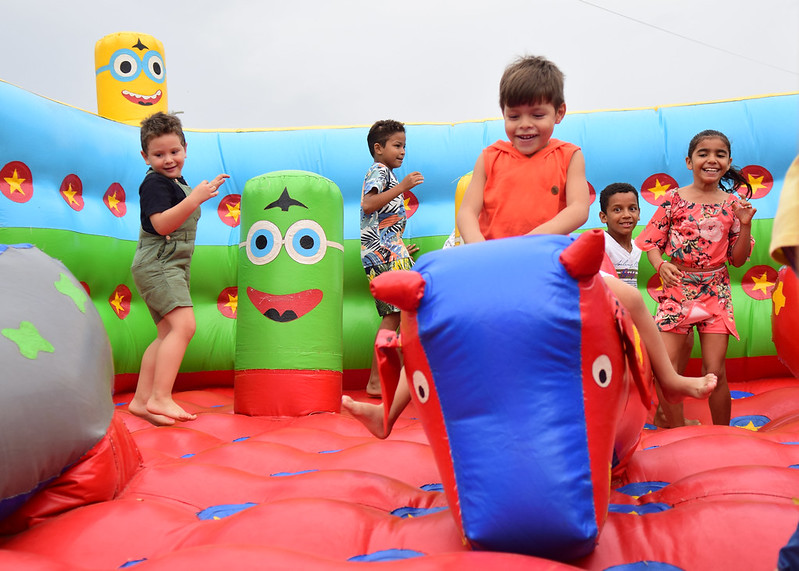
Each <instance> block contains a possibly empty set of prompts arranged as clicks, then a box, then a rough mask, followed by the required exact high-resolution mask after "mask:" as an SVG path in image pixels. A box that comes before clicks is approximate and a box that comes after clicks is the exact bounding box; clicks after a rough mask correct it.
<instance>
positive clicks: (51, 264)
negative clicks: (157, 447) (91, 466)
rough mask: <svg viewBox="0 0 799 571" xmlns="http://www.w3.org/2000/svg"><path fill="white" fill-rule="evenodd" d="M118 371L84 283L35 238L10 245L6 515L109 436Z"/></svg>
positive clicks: (4, 376)
mask: <svg viewBox="0 0 799 571" xmlns="http://www.w3.org/2000/svg"><path fill="white" fill-rule="evenodd" d="M113 377H114V363H113V359H112V355H111V346H110V344H109V341H108V336H107V335H106V332H105V328H104V327H103V323H102V320H101V319H100V315H99V314H98V313H97V309H96V308H95V307H94V304H93V303H92V301H91V299H90V298H89V296H88V295H87V293H86V291H85V290H84V288H83V286H82V285H81V284H80V282H79V281H78V280H77V279H75V277H74V276H73V275H72V274H71V273H70V271H69V270H68V269H67V268H66V267H65V266H64V265H63V264H62V263H61V262H60V261H58V260H55V259H53V258H51V257H49V256H48V255H46V254H45V253H43V252H42V251H41V250H39V249H38V248H36V247H34V246H31V245H30V244H17V245H14V246H8V245H3V244H0V519H1V518H2V517H4V516H5V515H8V514H9V513H10V512H11V511H13V510H14V509H16V508H17V507H19V505H21V504H22V503H24V501H25V500H26V499H27V498H28V497H29V496H30V495H31V494H32V493H33V492H35V491H36V490H37V489H39V488H40V487H42V486H43V485H45V484H46V483H47V482H48V481H50V480H52V479H53V478H55V477H57V476H58V475H59V474H61V473H62V472H63V471H64V470H65V469H66V468H68V467H69V466H71V465H73V464H74V463H75V462H77V461H78V460H79V459H80V457H81V456H83V455H84V454H85V453H86V452H87V451H89V450H90V449H91V448H92V447H93V446H94V445H95V444H96V443H97V442H99V441H100V439H102V438H103V436H104V435H105V433H106V431H107V430H108V427H109V425H110V423H111V419H112V416H113V414H114V405H113V402H112V399H111V393H112V386H113V385H112V383H113Z"/></svg>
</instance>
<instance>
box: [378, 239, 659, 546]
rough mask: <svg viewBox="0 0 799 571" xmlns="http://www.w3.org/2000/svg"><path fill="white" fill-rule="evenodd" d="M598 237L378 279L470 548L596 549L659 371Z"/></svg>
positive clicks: (428, 264) (471, 251) (472, 251)
mask: <svg viewBox="0 0 799 571" xmlns="http://www.w3.org/2000/svg"><path fill="white" fill-rule="evenodd" d="M603 252H604V237H603V235H602V232H601V231H599V230H592V231H589V232H586V233H584V234H582V235H581V236H580V237H579V238H577V239H576V240H574V239H573V238H570V237H566V236H525V237H521V238H507V239H501V240H493V241H489V242H483V243H479V244H473V245H468V246H462V247H458V248H453V249H449V250H442V251H439V252H433V253H430V254H425V255H424V256H423V257H422V258H421V259H420V260H419V262H418V263H417V264H416V266H415V267H414V271H408V272H389V273H388V274H385V275H381V276H380V277H379V278H378V279H376V280H375V281H374V282H373V284H374V286H375V287H374V291H375V294H376V295H377V296H378V297H381V298H383V299H385V300H386V301H389V302H391V303H394V304H396V305H398V306H399V307H401V308H402V309H403V315H402V325H401V346H402V350H403V354H404V355H405V369H406V374H407V378H408V381H409V383H411V385H412V387H413V390H412V395H413V400H414V402H415V404H416V406H417V409H418V411H419V415H420V417H421V420H422V422H423V424H424V426H425V430H426V432H427V434H428V437H429V439H430V444H431V446H432V448H433V450H434V453H435V455H436V460H437V463H438V466H439V470H440V471H441V473H442V478H443V480H444V485H445V488H446V491H447V494H448V496H449V504H450V506H451V507H452V510H453V512H454V513H456V515H457V519H458V520H459V523H460V526H461V529H462V531H463V534H464V536H465V538H466V539H467V540H468V541H469V543H470V544H471V545H473V546H474V547H476V548H480V549H489V550H492V551H510V552H516V553H524V554H528V555H536V556H538V557H545V558H550V559H560V560H571V559H575V558H578V557H582V556H585V555H587V554H589V553H590V552H591V551H592V550H593V548H594V544H595V542H596V540H597V538H598V535H599V532H600V530H601V529H602V525H603V523H604V521H605V518H606V516H607V511H608V494H609V492H610V478H611V468H612V467H613V465H614V464H615V465H616V467H617V468H621V467H622V466H623V464H624V462H626V460H627V459H628V458H629V456H630V455H631V454H632V451H633V449H634V448H635V445H636V444H637V442H638V439H639V438H640V433H641V428H642V427H643V424H644V419H645V417H646V413H647V409H648V405H649V402H650V396H649V386H650V385H651V373H650V372H649V361H648V358H647V357H646V355H645V353H644V352H643V351H642V347H641V344H640V342H639V340H638V336H637V331H636V330H635V329H634V327H633V326H632V323H631V321H630V318H629V316H628V315H627V314H626V312H625V311H624V310H623V309H622V308H621V307H620V306H619V305H618V303H617V301H616V299H615V297H614V296H612V294H610V291H609V290H608V289H607V287H606V285H605V282H604V279H603V278H601V277H600V275H599V274H598V270H599V266H600V263H601V261H602V256H603Z"/></svg>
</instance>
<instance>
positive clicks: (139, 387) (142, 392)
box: [128, 332, 175, 426]
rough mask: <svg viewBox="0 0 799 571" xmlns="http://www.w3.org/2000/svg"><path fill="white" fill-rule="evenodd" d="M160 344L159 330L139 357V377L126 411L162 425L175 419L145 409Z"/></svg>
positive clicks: (151, 390)
mask: <svg viewBox="0 0 799 571" xmlns="http://www.w3.org/2000/svg"><path fill="white" fill-rule="evenodd" d="M160 344H161V337H160V332H159V336H157V337H156V338H155V339H154V340H153V342H152V343H150V345H149V346H148V347H147V349H145V351H144V355H142V359H141V368H140V370H139V379H138V381H137V383H136V393H135V394H134V395H133V399H132V400H131V401H130V404H129V405H128V411H129V412H130V413H132V414H135V415H136V416H139V417H141V418H143V419H144V420H146V421H148V422H151V423H153V424H155V425H156V426H164V425H170V424H175V419H174V418H170V417H168V416H164V415H163V414H152V413H151V412H150V411H149V410H147V401H149V400H150V396H151V395H152V394H153V377H154V375H155V357H156V355H157V354H158V347H159V346H160Z"/></svg>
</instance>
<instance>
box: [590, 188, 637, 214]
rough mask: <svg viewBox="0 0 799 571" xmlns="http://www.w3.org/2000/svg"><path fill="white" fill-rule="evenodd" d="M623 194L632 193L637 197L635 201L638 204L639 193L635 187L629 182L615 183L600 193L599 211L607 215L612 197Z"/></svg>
mask: <svg viewBox="0 0 799 571" xmlns="http://www.w3.org/2000/svg"><path fill="white" fill-rule="evenodd" d="M622 192H632V193H633V194H634V195H635V201H636V202H638V191H637V190H636V189H635V187H634V186H633V185H631V184H630V183H627V182H613V183H611V184H609V185H607V186H606V187H605V188H603V189H602V192H600V193H599V210H601V211H602V212H604V213H605V214H607V213H608V202H610V197H611V196H613V195H614V194H619V193H622Z"/></svg>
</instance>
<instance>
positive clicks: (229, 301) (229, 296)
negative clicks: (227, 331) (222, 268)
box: [216, 286, 239, 319]
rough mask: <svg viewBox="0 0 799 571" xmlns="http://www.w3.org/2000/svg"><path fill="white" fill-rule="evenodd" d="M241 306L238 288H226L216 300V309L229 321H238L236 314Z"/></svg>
mask: <svg viewBox="0 0 799 571" xmlns="http://www.w3.org/2000/svg"><path fill="white" fill-rule="evenodd" d="M238 305H239V288H237V287H236V286H232V287H226V288H225V289H223V290H222V291H221V292H220V293H219V297H217V298H216V308H217V309H218V310H219V313H221V314H222V315H224V316H225V317H227V318H228V319H236V312H237V311H238Z"/></svg>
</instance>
